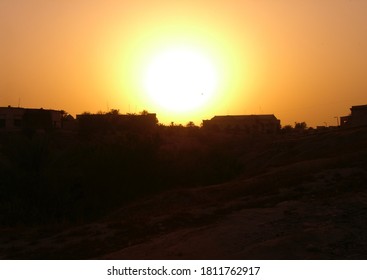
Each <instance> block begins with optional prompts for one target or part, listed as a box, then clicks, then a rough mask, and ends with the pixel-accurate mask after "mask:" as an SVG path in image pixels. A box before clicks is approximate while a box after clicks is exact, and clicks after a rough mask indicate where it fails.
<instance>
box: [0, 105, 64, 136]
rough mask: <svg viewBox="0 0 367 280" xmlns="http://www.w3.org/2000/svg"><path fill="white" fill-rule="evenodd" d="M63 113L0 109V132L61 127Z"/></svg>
mask: <svg viewBox="0 0 367 280" xmlns="http://www.w3.org/2000/svg"><path fill="white" fill-rule="evenodd" d="M62 116H63V111H57V110H46V109H42V108H41V109H30V108H20V107H11V106H8V107H0V130H3V131H17V130H45V131H49V130H51V129H53V128H61V127H62Z"/></svg>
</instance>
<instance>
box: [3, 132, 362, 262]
mask: <svg viewBox="0 0 367 280" xmlns="http://www.w3.org/2000/svg"><path fill="white" fill-rule="evenodd" d="M366 144H367V129H366V128H359V129H351V130H334V131H328V132H324V133H317V134H304V135H303V134H302V135H300V134H296V135H286V136H285V135H280V136H278V137H276V138H274V139H272V140H271V143H268V142H267V143H266V145H265V144H264V145H262V144H261V143H256V144H253V145H254V148H253V149H252V148H251V147H249V148H248V149H247V150H246V151H247V152H246V153H239V154H238V157H239V160H240V161H241V163H242V165H243V167H244V168H243V169H242V171H241V174H240V175H239V176H237V177H236V178H235V179H231V180H229V181H227V182H224V183H220V184H214V185H208V186H196V187H189V188H188V187H181V188H178V187H177V188H174V189H169V190H166V191H164V190H163V191H161V192H159V193H155V194H152V195H150V196H145V197H142V198H140V199H137V200H134V201H131V202H129V203H127V204H125V205H124V206H123V207H121V208H119V209H117V210H114V211H113V212H111V213H109V214H108V215H106V216H104V217H103V218H101V219H98V220H96V221H94V222H90V223H82V224H79V225H76V224H70V225H65V224H63V225H60V224H56V225H52V226H51V225H43V226H25V225H18V226H8V227H2V229H1V230H0V258H2V259H366V258H367V250H366V249H367V225H366V223H365V221H366V220H367V188H366V182H367V145H366ZM255 146H256V147H255Z"/></svg>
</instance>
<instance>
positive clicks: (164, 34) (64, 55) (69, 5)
mask: <svg viewBox="0 0 367 280" xmlns="http://www.w3.org/2000/svg"><path fill="white" fill-rule="evenodd" d="M366 14H367V2H366V1H358V0H354V1H353V0H349V1H347V0H325V1H316V0H310V1H291V0H282V1H271V0H262V1H250V0H248V1H233V0H231V1H209V0H203V1H192V0H190V1H184V2H183V1H180V2H176V1H174V2H172V1H157V0H156V1H143V0H137V1H116V0H106V1H98V0H90V1H83V0H75V1H61V0H60V1H42V0H33V1H26V0H0V63H1V65H2V67H1V68H0V106H7V105H12V106H17V105H18V104H20V105H21V106H23V107H44V108H53V109H64V110H66V111H67V112H69V113H71V114H74V115H75V114H77V113H81V112H83V111H91V112H96V111H99V110H102V111H106V110H108V109H109V108H116V109H119V110H120V112H122V113H124V112H131V113H134V112H136V113H138V112H139V111H142V110H148V111H150V112H155V113H157V116H158V119H159V121H160V122H163V123H169V122H171V121H173V122H175V123H183V124H185V123H186V122H188V121H194V122H195V123H196V124H200V122H201V120H202V119H207V118H211V117H212V116H214V115H221V114H225V115H227V114H268V113H270V114H275V115H276V116H277V118H279V119H280V120H281V121H282V124H283V125H285V124H293V123H294V122H295V121H305V122H306V123H307V124H308V125H310V126H316V125H323V124H324V123H327V124H328V125H336V120H335V118H334V117H335V116H341V115H347V114H349V108H350V106H352V105H358V104H366V103H367V101H366V98H365V96H366V92H367V83H366V81H365V73H366V72H367V54H366V52H365V50H366V48H367V37H366V36H365V34H366V31H367V17H366V16H365V15H366Z"/></svg>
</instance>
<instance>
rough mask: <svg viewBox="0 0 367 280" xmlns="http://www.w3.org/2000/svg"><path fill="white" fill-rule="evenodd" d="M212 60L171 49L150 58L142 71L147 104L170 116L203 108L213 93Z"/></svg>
mask: <svg viewBox="0 0 367 280" xmlns="http://www.w3.org/2000/svg"><path fill="white" fill-rule="evenodd" d="M217 81H218V75H217V71H216V68H215V66H214V64H213V62H212V60H211V59H210V58H209V57H208V56H206V55H205V54H204V53H202V52H199V51H198V50H195V49H192V48H189V47H172V48H169V49H166V50H164V51H161V52H158V53H156V54H155V55H153V57H152V59H151V60H150V61H149V63H148V64H147V67H146V71H145V75H144V89H145V92H146V93H147V95H148V97H149V99H150V100H151V102H153V103H155V104H156V105H158V106H160V107H162V108H164V109H165V110H167V111H171V112H187V111H192V110H195V109H198V108H202V107H203V106H205V105H206V104H207V103H208V102H209V101H210V99H212V98H213V96H214V94H215V91H216V89H217V84H218V83H217Z"/></svg>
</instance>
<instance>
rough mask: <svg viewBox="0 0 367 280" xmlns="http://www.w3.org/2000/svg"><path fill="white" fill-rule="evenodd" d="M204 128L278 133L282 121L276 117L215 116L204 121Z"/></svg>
mask: <svg viewBox="0 0 367 280" xmlns="http://www.w3.org/2000/svg"><path fill="white" fill-rule="evenodd" d="M203 128H208V129H214V130H222V131H233V132H246V133H268V134H272V133H277V132H279V130H280V120H278V119H277V118H276V117H275V116H274V115H227V116H215V117H213V118H212V119H210V120H203Z"/></svg>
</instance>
